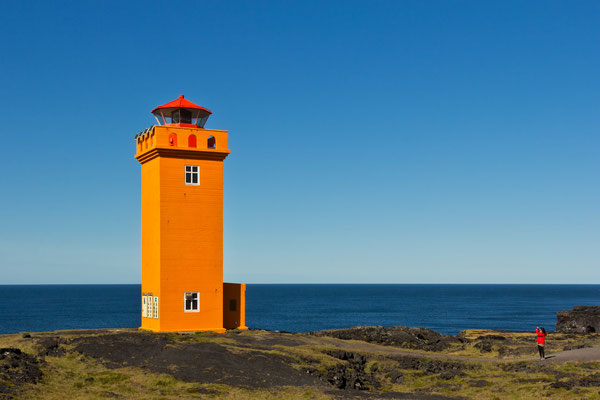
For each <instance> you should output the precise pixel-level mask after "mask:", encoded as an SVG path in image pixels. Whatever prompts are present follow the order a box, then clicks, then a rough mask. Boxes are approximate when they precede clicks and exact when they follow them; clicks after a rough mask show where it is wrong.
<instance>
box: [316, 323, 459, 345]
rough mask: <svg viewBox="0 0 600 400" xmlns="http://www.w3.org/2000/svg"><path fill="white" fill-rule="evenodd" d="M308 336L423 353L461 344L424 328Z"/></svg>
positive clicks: (358, 328)
mask: <svg viewBox="0 0 600 400" xmlns="http://www.w3.org/2000/svg"><path fill="white" fill-rule="evenodd" d="M310 334H311V335H314V336H329V337H334V338H337V339H343V340H362V341H365V342H369V343H377V344H382V345H385V346H397V347H403V348H407V349H416V350H425V351H442V350H445V349H447V348H448V347H450V346H452V345H453V344H462V343H463V341H462V340H460V339H459V338H457V337H456V336H451V335H443V334H441V333H438V332H435V331H432V330H430V329H426V328H409V327H406V326H392V327H383V326H356V327H353V328H349V329H330V330H325V331H318V332H311V333H310Z"/></svg>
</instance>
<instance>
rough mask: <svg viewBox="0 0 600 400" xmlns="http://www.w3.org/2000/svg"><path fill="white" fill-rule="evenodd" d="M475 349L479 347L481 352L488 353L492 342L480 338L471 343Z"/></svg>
mask: <svg viewBox="0 0 600 400" xmlns="http://www.w3.org/2000/svg"><path fill="white" fill-rule="evenodd" d="M473 347H475V348H476V349H479V351H481V352H482V353H489V352H491V351H492V347H493V344H492V342H490V341H488V340H482V341H481V342H477V343H475V344H474V345H473Z"/></svg>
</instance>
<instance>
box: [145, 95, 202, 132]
mask: <svg viewBox="0 0 600 400" xmlns="http://www.w3.org/2000/svg"><path fill="white" fill-rule="evenodd" d="M151 112H152V114H154V118H156V122H158V124H159V125H166V126H181V127H185V128H204V124H206V121H207V120H208V117H210V115H211V114H212V112H211V111H210V110H207V109H206V108H204V107H200V106H199V105H197V104H194V103H192V102H191V101H189V100H187V99H185V98H184V97H183V95H182V94H181V95H179V98H178V99H176V100H173V101H171V102H169V103H167V104H163V105H162V106H158V107H155V108H154V109H153V110H152V111H151Z"/></svg>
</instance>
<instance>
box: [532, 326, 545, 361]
mask: <svg viewBox="0 0 600 400" xmlns="http://www.w3.org/2000/svg"><path fill="white" fill-rule="evenodd" d="M535 333H537V339H535V341H536V342H537V346H538V351H539V352H540V360H543V359H545V358H546V354H545V353H544V346H546V335H547V334H546V330H545V329H544V328H540V327H539V326H538V327H537V328H535Z"/></svg>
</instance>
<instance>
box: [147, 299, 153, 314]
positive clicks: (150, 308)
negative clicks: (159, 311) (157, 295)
mask: <svg viewBox="0 0 600 400" xmlns="http://www.w3.org/2000/svg"><path fill="white" fill-rule="evenodd" d="M153 309H154V307H152V296H148V318H154V313H153V312H152V311H153Z"/></svg>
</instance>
